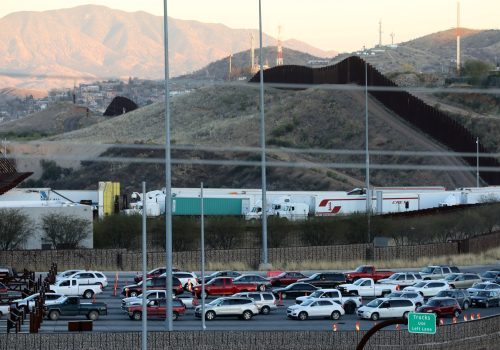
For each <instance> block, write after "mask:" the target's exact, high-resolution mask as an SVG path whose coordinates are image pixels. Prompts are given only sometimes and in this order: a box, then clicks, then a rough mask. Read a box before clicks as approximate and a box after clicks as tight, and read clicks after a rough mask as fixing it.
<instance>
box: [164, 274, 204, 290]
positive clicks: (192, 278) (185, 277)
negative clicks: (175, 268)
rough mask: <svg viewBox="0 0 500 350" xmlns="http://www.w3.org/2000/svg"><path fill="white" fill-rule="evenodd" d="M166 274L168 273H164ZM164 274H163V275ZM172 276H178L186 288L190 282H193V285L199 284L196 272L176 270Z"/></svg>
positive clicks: (186, 288)
mask: <svg viewBox="0 0 500 350" xmlns="http://www.w3.org/2000/svg"><path fill="white" fill-rule="evenodd" d="M164 275H165V276H166V274H164ZM162 276H163V275H162ZM172 276H174V277H177V278H178V279H179V281H181V284H182V287H183V288H184V289H185V290H188V288H189V282H191V287H194V286H197V285H198V276H196V274H195V273H194V272H183V271H180V272H174V273H172Z"/></svg>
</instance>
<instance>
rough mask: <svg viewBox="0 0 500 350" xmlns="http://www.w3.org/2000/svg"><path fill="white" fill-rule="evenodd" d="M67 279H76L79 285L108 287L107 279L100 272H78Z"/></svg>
mask: <svg viewBox="0 0 500 350" xmlns="http://www.w3.org/2000/svg"><path fill="white" fill-rule="evenodd" d="M68 278H74V279H77V280H78V281H79V282H80V284H100V285H101V286H102V287H103V288H105V287H107V286H108V278H107V277H106V276H104V274H103V273H102V272H100V271H78V272H75V273H74V274H72V275H70V276H69V277H68Z"/></svg>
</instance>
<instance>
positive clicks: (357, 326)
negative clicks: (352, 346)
mask: <svg viewBox="0 0 500 350" xmlns="http://www.w3.org/2000/svg"><path fill="white" fill-rule="evenodd" d="M356 332H359V321H358V322H356Z"/></svg>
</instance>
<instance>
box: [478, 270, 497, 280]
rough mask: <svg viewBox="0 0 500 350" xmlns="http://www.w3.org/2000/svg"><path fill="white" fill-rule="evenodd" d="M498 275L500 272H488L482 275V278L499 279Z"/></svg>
mask: <svg viewBox="0 0 500 350" xmlns="http://www.w3.org/2000/svg"><path fill="white" fill-rule="evenodd" d="M497 275H498V272H493V271H486V272H485V273H483V274H482V275H481V277H484V278H495V277H497Z"/></svg>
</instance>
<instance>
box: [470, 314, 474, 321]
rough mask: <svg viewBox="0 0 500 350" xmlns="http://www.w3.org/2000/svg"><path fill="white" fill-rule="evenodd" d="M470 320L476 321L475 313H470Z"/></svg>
mask: <svg viewBox="0 0 500 350" xmlns="http://www.w3.org/2000/svg"><path fill="white" fill-rule="evenodd" d="M470 320H471V321H474V313H473V312H471V313H470Z"/></svg>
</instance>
